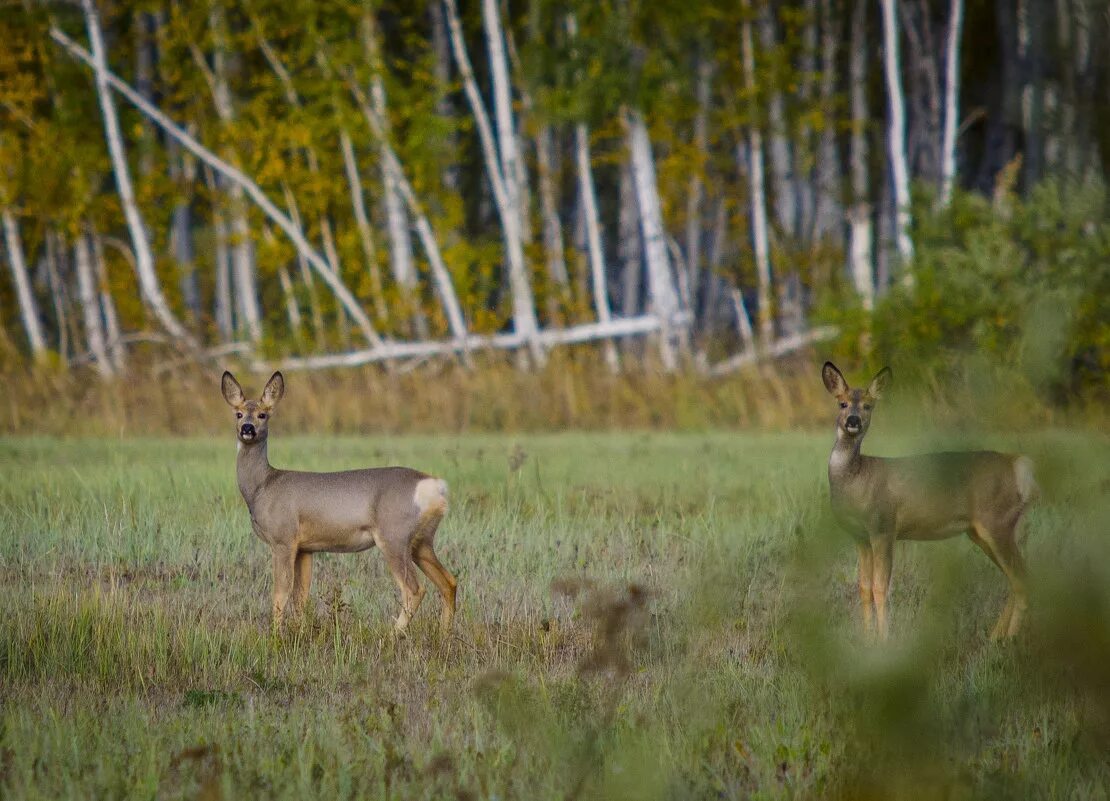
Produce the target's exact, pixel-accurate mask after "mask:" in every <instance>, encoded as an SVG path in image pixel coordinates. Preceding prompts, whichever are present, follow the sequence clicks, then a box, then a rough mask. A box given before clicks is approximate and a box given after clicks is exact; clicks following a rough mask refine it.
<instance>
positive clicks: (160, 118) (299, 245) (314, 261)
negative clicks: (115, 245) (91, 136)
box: [50, 0, 381, 343]
mask: <svg viewBox="0 0 1110 801" xmlns="http://www.w3.org/2000/svg"><path fill="white" fill-rule="evenodd" d="M83 1H85V2H87V1H88V0H83ZM50 38H51V39H53V40H54V41H55V42H57V43H58V44H60V45H61V46H62V47H64V48H65V49H66V51H67V52H69V53H70V54H71V55H72V56H73V57H74V58H76V59H78V60H79V61H82V62H84V63H85V64H88V65H89V66H91V67H93V68H94V69H99V70H100V71H101V73H102V74H103V76H104V79H105V82H106V85H107V86H111V88H113V89H115V90H116V91H117V92H119V93H120V94H121V95H123V96H124V97H125V98H127V100H128V101H130V102H131V103H132V104H133V105H134V106H135V107H136V108H137V109H139V111H141V112H142V113H143V114H145V115H146V116H147V117H149V118H150V119H151V120H153V121H154V122H156V123H157V124H158V125H159V127H161V128H162V130H163V131H164V132H165V133H166V134H167V135H169V136H172V137H173V138H174V139H176V140H177V141H178V142H180V143H181V144H182V145H183V146H184V147H185V148H186V149H187V150H189V151H190V152H191V153H193V154H194V155H195V156H197V158H199V159H200V160H201V161H203V162H204V163H205V164H207V165H208V166H209V167H211V168H212V169H213V170H215V171H217V172H219V174H220V175H222V176H223V177H224V178H226V179H227V180H228V181H230V182H231V183H233V184H237V185H239V186H241V187H242V188H243V191H244V192H246V193H247V195H249V196H250V198H251V199H252V200H253V201H254V202H255V203H256V204H257V205H258V207H259V208H260V209H261V210H262V212H263V213H264V214H265V215H266V216H267V217H268V218H269V219H270V220H271V221H272V222H273V223H274V224H275V225H277V226H278V227H279V228H281V229H282V230H283V231H284V232H285V233H286V235H287V236H288V237H289V239H290V241H292V243H293V246H294V247H295V248H296V249H297V251H298V252H299V253H301V254H302V255H303V256H304V257H305V259H306V260H307V261H308V263H309V264H311V265H312V268H313V269H314V270H316V271H317V273H319V274H320V276H321V278H323V279H324V282H325V283H326V284H327V285H328V287H329V288H330V289H331V290H332V292H334V293H335V295H336V297H337V298H338V299H339V302H340V304H341V305H342V306H343V308H344V309H346V311H347V313H348V314H350V315H351V318H352V319H354V320H355V322H356V323H357V324H358V326H359V329H360V330H361V331H362V332H363V335H364V336H365V337H366V339H367V341H369V342H371V343H380V342H381V337H379V336H378V335H377V333H376V332H375V331H374V327H373V325H372V324H371V322H370V318H369V317H367V316H366V313H365V312H364V311H363V310H362V307H361V306H360V305H359V303H358V301H357V300H356V299H355V297H354V295H352V294H351V292H350V290H349V289H347V287H346V286H345V285H344V284H343V282H342V281H340V280H339V279H338V277H337V276H335V275H333V274H332V272H331V268H330V267H329V265H328V263H327V262H326V261H325V260H324V259H323V258H322V257H321V256H320V254H319V253H317V252H316V251H315V250H314V249H313V247H312V246H311V245H310V244H309V243H308V241H307V240H306V239H305V238H304V234H303V233H302V232H301V230H300V228H299V227H298V226H295V225H294V224H293V221H292V220H290V219H289V217H288V216H287V215H286V214H284V213H282V211H281V210H280V209H279V208H278V207H277V206H276V205H275V204H274V202H273V201H272V200H270V198H269V197H267V196H266V193H265V192H263V191H262V189H261V187H259V186H258V184H257V183H255V182H254V181H252V180H251V179H250V178H248V177H247V176H246V175H245V174H244V173H243V172H242V170H239V169H237V168H236V167H233V166H232V165H231V164H228V163H227V162H226V161H224V160H223V159H221V158H220V157H219V156H217V155H216V154H215V153H213V152H212V151H211V150H209V149H208V148H206V147H205V146H204V145H202V144H201V143H200V142H198V141H197V140H196V138H195V137H193V136H191V135H190V134H189V133H187V132H186V131H184V130H183V129H182V128H181V126H179V125H177V124H175V123H174V122H173V120H171V119H170V118H169V117H167V116H166V115H165V114H163V113H162V112H161V111H159V110H158V109H157V108H156V107H155V106H153V105H151V104H150V103H147V102H146V101H145V100H143V98H142V97H140V96H139V95H138V93H137V92H135V90H134V89H132V88H131V87H130V86H128V85H127V83H126V82H125V81H123V80H121V79H120V78H119V77H117V76H116V75H113V74H112V73H111V72H109V71H108V69H107V67H106V66H102V67H97V66H96V62H95V61H94V59H93V57H92V56H91V55H90V54H89V53H88V52H87V51H86V50H85V49H84V48H83V47H81V46H80V45H78V44H77V43H76V42H74V41H73V40H72V39H70V38H69V37H68V36H66V35H65V33H64V32H62V30H61V29H60V28H57V27H52V28H51V29H50ZM117 130H118V128H117Z"/></svg>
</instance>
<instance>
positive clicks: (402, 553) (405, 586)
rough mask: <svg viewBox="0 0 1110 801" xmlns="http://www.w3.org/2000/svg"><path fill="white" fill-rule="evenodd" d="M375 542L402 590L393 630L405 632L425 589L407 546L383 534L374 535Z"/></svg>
mask: <svg viewBox="0 0 1110 801" xmlns="http://www.w3.org/2000/svg"><path fill="white" fill-rule="evenodd" d="M374 542H375V544H377V546H378V548H379V550H381V552H382V556H384V557H385V564H386V567H388V568H389V572H390V573H391V574H392V575H393V580H394V581H395V582H397V589H398V590H400V592H401V611H400V612H399V613H398V614H397V620H396V621H395V622H394V624H393V630H394V632H395V633H396V634H403V633H404V631H405V629H406V628H407V627H408V625H409V621H410V620H412V616H413V615H415V614H416V610H417V609H418V608H420V602H421V601H423V600H424V592H425V590H424V587H423V586H422V585H421V584H420V581H419V580H418V579H417V578H416V571H415V570H413V562H412V557H411V555H410V554H409V552H408V548H407V547H398V546H396V545H394V544H393V543H391V542H389V541H388V540H387V539H386V538H385V537H383V536H382V535H381V534H375V535H374Z"/></svg>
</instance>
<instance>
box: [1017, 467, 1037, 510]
mask: <svg viewBox="0 0 1110 801" xmlns="http://www.w3.org/2000/svg"><path fill="white" fill-rule="evenodd" d="M1014 481H1015V483H1016V484H1017V491H1018V495H1019V496H1020V497H1021V503H1022V505H1023V506H1025V505H1028V504H1029V503H1030V502H1031V501H1032V500H1033V499H1034V498H1036V497H1037V495H1038V494H1040V488H1039V487H1038V486H1037V479H1036V478H1035V477H1034V475H1033V460H1032V459H1030V458H1029V457H1028V456H1019V457H1017V458H1016V459H1014Z"/></svg>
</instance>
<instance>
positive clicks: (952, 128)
mask: <svg viewBox="0 0 1110 801" xmlns="http://www.w3.org/2000/svg"><path fill="white" fill-rule="evenodd" d="M963 19H964V3H963V0H951V11H950V12H949V14H948V43H947V47H946V50H945V60H944V139H943V141H942V143H941V148H940V152H941V170H940V176H941V184H940V201H941V204H942V205H944V206H947V205H948V204H949V202H950V201H951V200H952V189H953V187H954V186H955V183H956V133H957V131H958V130H959V124H960V119H959V115H960V36H961V34H962V32H963Z"/></svg>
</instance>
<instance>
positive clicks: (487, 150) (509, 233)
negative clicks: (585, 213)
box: [444, 0, 544, 364]
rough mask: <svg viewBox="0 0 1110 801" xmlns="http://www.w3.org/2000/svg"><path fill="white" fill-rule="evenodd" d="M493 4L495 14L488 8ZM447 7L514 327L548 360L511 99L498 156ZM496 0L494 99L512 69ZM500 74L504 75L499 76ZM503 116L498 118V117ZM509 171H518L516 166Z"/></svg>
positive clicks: (503, 109) (458, 27) (454, 14)
mask: <svg viewBox="0 0 1110 801" xmlns="http://www.w3.org/2000/svg"><path fill="white" fill-rule="evenodd" d="M487 6H492V12H493V13H492V14H491V13H489V11H488V10H487ZM444 8H445V9H446V11H447V22H448V26H449V28H450V32H451V45H452V49H453V51H454V54H455V61H456V62H457V64H458V67H459V72H460V74H461V75H462V78H463V87H464V89H465V90H466V95H467V100H468V101H469V103H470V107H471V111H472V112H473V114H474V121H475V124H476V126H477V129H478V138H479V140H480V142H481V145H482V153H483V157H484V158H485V162H486V172H487V174H488V175H489V179H490V185H491V188H492V190H493V196H494V201H495V203H496V204H497V210H498V215H499V216H500V218H501V228H502V235H503V238H504V241H505V257H506V261H507V262H508V268H509V269H508V272H509V289H510V292H511V294H512V305H513V328H514V330H515V331H516V332H517V333H518V334H520V335H521V336H522V337H524V339H525V341H526V342H528V343H529V351H530V353H531V355H532V358H533V359H534V360H535V361H536V362H537V363H540V364H542V363H543V361H544V355H543V348H542V346H541V344H540V340H539V338H538V336H537V334H538V331H539V327H538V324H537V321H536V310H535V305H534V302H533V299H532V287H531V283H530V281H529V278H528V269H527V265H526V263H525V261H524V243H523V239H522V230H521V225H520V219H521V214H520V204H519V199H518V198H517V197H516V195H517V188H518V186H517V181H516V180H514V179H513V175H514V174H515V173H513V172H511V171H506V170H505V169H504V168H503V165H504V164H509V165H515V153H516V137H515V132H514V131H513V128H512V116H511V114H512V112H511V108H508V107H507V104H508V97H507V96H505V97H501V99H500V100H498V101H497V102H498V104H499V106H500V107H499V108H498V114H499V115H501V116H504V117H506V119H507V123H508V124H507V128H508V131H509V134H510V135H508V136H507V137H505V138H504V139H503V140H502V142H501V147H502V148H509V154H508V155H506V154H505V151H504V150H503V151H502V155H501V156H498V151H497V149H496V146H495V143H494V138H493V130H492V128H491V126H490V122H489V116H488V115H487V113H486V109H485V106H484V105H483V104H482V96H481V93H480V92H479V90H478V84H477V81H476V80H475V78H474V70H473V68H472V67H471V65H470V57H469V56H468V55H467V52H466V42H465V40H464V39H463V32H462V24H461V22H460V21H459V14H458V9H457V7H456V3H455V0H444ZM496 12H497V9H496V5H495V3H493V0H483V17H484V19H485V21H486V34H487V38H488V39H489V40H490V42H489V47H490V52H491V53H493V52H495V48H497V49H499V51H500V53H501V58H500V60H499V61H495V62H494V63H492V64H491V69H492V70H493V72H494V75H495V82H497V81H500V83H501V84H502V85H503V86H502V89H501V90H499V91H498V90H495V99H496V98H497V97H500V96H501V95H502V94H506V95H507V91H508V89H507V87H508V67H507V65H506V63H505V58H504V42H503V41H502V39H501V27H500V20H499V18H498V16H497V13H496ZM498 74H500V75H501V78H500V79H498V78H497V77H496V76H497V75H498ZM499 119H500V116H499ZM511 169H515V166H514V167H512V168H511Z"/></svg>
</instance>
